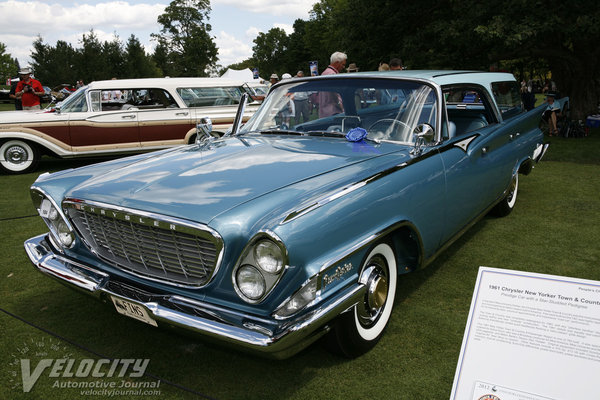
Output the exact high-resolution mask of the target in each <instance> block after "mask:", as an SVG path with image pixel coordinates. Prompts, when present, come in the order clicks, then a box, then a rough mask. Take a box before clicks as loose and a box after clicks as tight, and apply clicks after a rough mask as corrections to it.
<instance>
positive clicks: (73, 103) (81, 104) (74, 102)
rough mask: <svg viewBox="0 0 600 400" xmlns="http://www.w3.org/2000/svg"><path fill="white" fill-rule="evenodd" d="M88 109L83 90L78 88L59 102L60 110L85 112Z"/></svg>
mask: <svg viewBox="0 0 600 400" xmlns="http://www.w3.org/2000/svg"><path fill="white" fill-rule="evenodd" d="M87 110H88V106H87V101H86V98H85V90H82V89H80V90H78V91H77V92H75V93H73V94H72V95H70V96H69V97H67V99H66V100H65V101H64V102H63V103H62V104H61V111H62V112H85V111H87Z"/></svg>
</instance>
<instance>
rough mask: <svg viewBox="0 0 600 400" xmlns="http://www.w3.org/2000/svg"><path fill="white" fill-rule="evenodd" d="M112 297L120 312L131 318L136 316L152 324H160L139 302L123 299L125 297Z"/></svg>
mask: <svg viewBox="0 0 600 400" xmlns="http://www.w3.org/2000/svg"><path fill="white" fill-rule="evenodd" d="M110 299H111V300H112V302H113V304H114V305H115V308H116V309H117V312H118V313H119V314H123V315H126V316H128V317H131V318H135V319H137V320H138V321H142V322H145V323H147V324H150V325H152V326H158V324H157V323H156V321H155V320H153V319H152V317H150V316H149V315H148V313H147V312H146V309H145V308H144V307H142V306H140V305H139V304H135V303H132V302H130V301H127V300H123V299H120V298H118V297H113V296H110Z"/></svg>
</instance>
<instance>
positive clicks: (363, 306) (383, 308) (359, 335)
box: [329, 243, 398, 358]
mask: <svg viewBox="0 0 600 400" xmlns="http://www.w3.org/2000/svg"><path fill="white" fill-rule="evenodd" d="M360 277H361V278H360V279H361V282H362V283H363V284H365V285H366V287H367V291H366V293H365V296H364V298H363V299H362V301H361V302H360V303H358V304H357V305H356V306H355V307H354V308H353V309H352V310H351V311H348V312H346V313H344V314H342V315H341V316H340V318H339V320H338V321H337V323H336V324H335V326H334V327H333V330H332V331H331V333H330V337H329V345H330V349H331V350H333V351H334V352H336V353H340V354H342V355H344V356H346V357H350V358H354V357H358V356H360V355H362V354H364V353H366V352H367V351H369V350H370V349H371V348H373V346H375V345H376V344H377V342H379V339H381V337H382V336H383V332H384V330H385V328H386V326H387V324H388V321H389V320H390V316H391V313H392V308H393V307H394V298H395V294H396V282H397V279H398V269H397V267H396V258H395V256H394V251H393V250H392V248H391V247H390V246H389V245H388V244H387V243H380V244H378V245H377V246H375V247H374V248H373V249H372V250H371V252H370V253H369V255H368V256H367V258H366V261H365V263H364V264H363V266H362V269H361V274H360Z"/></svg>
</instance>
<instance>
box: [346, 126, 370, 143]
mask: <svg viewBox="0 0 600 400" xmlns="http://www.w3.org/2000/svg"><path fill="white" fill-rule="evenodd" d="M366 136H367V130H366V129H364V128H352V129H350V130H349V131H348V133H346V140H348V141H349V142H360V141H361V140H363V139H364V138H365V137H366Z"/></svg>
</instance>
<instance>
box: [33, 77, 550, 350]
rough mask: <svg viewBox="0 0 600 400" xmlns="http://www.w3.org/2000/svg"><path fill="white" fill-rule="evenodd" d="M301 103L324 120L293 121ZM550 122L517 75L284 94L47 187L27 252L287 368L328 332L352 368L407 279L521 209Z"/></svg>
mask: <svg viewBox="0 0 600 400" xmlns="http://www.w3.org/2000/svg"><path fill="white" fill-rule="evenodd" d="M298 93H305V94H308V93H310V94H311V98H312V99H313V100H314V101H315V102H316V103H318V106H319V107H320V110H319V111H320V114H321V116H320V117H319V116H318V115H317V113H316V112H313V114H312V116H311V118H310V120H309V121H307V122H302V123H300V124H295V123H294V119H293V118H290V115H289V113H290V102H291V101H292V99H293V98H294V96H295V95H296V94H298ZM365 93H367V94H369V97H368V98H367V99H364V95H365ZM186 96H187V94H186ZM303 97H304V96H303ZM465 98H467V101H465ZM475 99H477V100H475ZM163 101H164V100H163ZM244 104H245V102H243V101H242V106H240V110H239V114H238V117H241V115H242V113H243V105H244ZM543 109H544V107H542V106H541V107H538V108H536V109H534V110H532V111H530V112H525V111H524V110H523V107H522V104H521V100H520V93H519V86H518V84H517V82H516V81H515V79H514V77H513V76H512V75H510V74H506V73H485V72H482V73H475V72H462V71H393V72H381V73H377V72H373V73H370V72H365V73H361V72H359V73H353V74H339V75H330V76H321V77H314V78H302V79H293V80H286V81H282V82H281V83H279V84H277V85H275V86H273V87H272V88H271V90H270V92H269V95H268V96H267V97H266V99H265V101H264V102H263V104H262V105H261V107H260V108H259V110H258V111H257V112H256V113H255V114H254V115H253V116H252V118H251V119H250V120H249V121H248V122H247V123H246V124H245V125H244V126H243V127H242V128H241V129H238V128H237V125H235V126H234V127H233V129H232V132H231V134H229V135H226V136H224V137H222V138H218V139H217V138H213V139H208V140H206V141H203V142H200V143H196V144H193V145H190V146H185V147H179V148H177V149H169V150H163V151H161V152H157V153H152V154H144V155H137V156H135V157H131V158H122V159H118V160H113V161H110V162H106V163H102V164H97V165H92V166H87V167H83V168H79V169H75V170H70V171H63V172H57V173H54V174H43V175H41V176H40V177H39V178H38V179H37V181H36V182H35V183H34V184H33V186H32V187H31V196H32V199H33V203H34V205H35V207H36V209H37V210H38V212H39V214H40V216H41V217H42V219H43V220H44V221H45V222H46V224H47V225H48V229H49V233H46V234H43V235H40V236H38V237H35V238H32V239H30V240H28V241H26V242H25V249H26V251H27V254H28V255H29V257H30V259H31V261H32V262H33V264H34V266H35V267H36V268H37V269H39V271H41V272H43V273H44V274H47V275H49V276H51V277H53V278H56V279H57V280H59V281H61V282H63V283H64V284H66V285H67V286H70V287H73V288H76V289H79V290H80V291H82V292H84V293H88V294H90V295H92V296H95V297H97V298H99V299H102V300H103V301H104V302H105V303H107V304H110V305H112V306H114V307H115V309H116V311H117V312H119V313H121V314H123V315H125V316H128V317H131V318H135V319H137V320H139V321H141V322H144V323H147V324H149V325H152V326H169V327H173V326H174V327H180V328H183V329H186V330H188V331H191V332H193V333H196V334H199V335H204V336H206V337H208V338H212V339H216V340H219V341H221V342H222V343H225V344H231V345H235V346H237V347H239V348H242V349H245V350H250V351H256V352H259V353H262V354H265V355H269V356H273V357H277V358H284V357H288V356H290V355H292V354H294V353H296V352H298V351H300V350H301V349H303V348H305V347H306V346H308V345H310V344H311V343H313V342H314V341H316V340H317V339H319V338H321V337H323V336H324V335H329V340H330V343H331V345H332V346H333V347H334V348H335V349H336V350H337V351H339V352H340V353H342V354H344V355H346V356H349V357H355V356H358V355H360V354H363V353H364V352H366V351H368V350H369V349H371V348H372V347H373V346H375V344H376V343H377V342H378V341H379V339H380V338H381V337H382V335H383V334H384V331H385V328H386V326H387V325H388V322H389V321H390V319H391V318H401V315H396V316H394V315H393V313H392V309H393V306H394V300H395V294H396V287H397V282H398V279H401V276H402V275H403V274H405V273H408V272H411V271H414V270H416V269H418V268H420V267H423V266H425V265H427V264H428V263H430V262H431V261H432V260H433V259H435V257H436V256H437V255H438V254H439V253H440V252H441V251H443V249H445V248H446V247H447V246H449V245H450V244H451V243H452V242H453V241H454V240H456V238H458V237H459V236H460V234H461V233H463V232H465V231H466V230H467V229H468V228H469V227H470V226H472V225H473V224H474V223H475V222H476V221H477V220H478V219H479V218H481V217H482V216H484V215H486V214H487V213H488V212H490V211H492V212H494V213H495V214H497V215H500V216H502V215H507V214H508V213H510V212H511V210H512V209H513V208H514V207H515V204H516V199H517V192H518V188H519V174H528V173H530V172H531V170H532V166H533V164H534V163H535V162H536V161H538V160H539V159H540V158H541V157H542V156H543V154H544V151H545V149H546V147H547V145H544V143H543V141H544V140H543V135H542V132H541V131H540V129H539V127H538V125H539V121H540V116H541V113H542V111H543ZM178 110H180V108H179V109H178ZM217 110H220V109H219V108H215V109H214V111H217ZM124 115H127V114H124ZM238 119H239V118H238ZM208 125H209V124H208V123H207V124H204V125H203V128H205V129H208ZM507 257H509V255H507ZM49 301H52V300H51V299H49ZM79 307H85V304H84V303H81V304H79Z"/></svg>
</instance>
